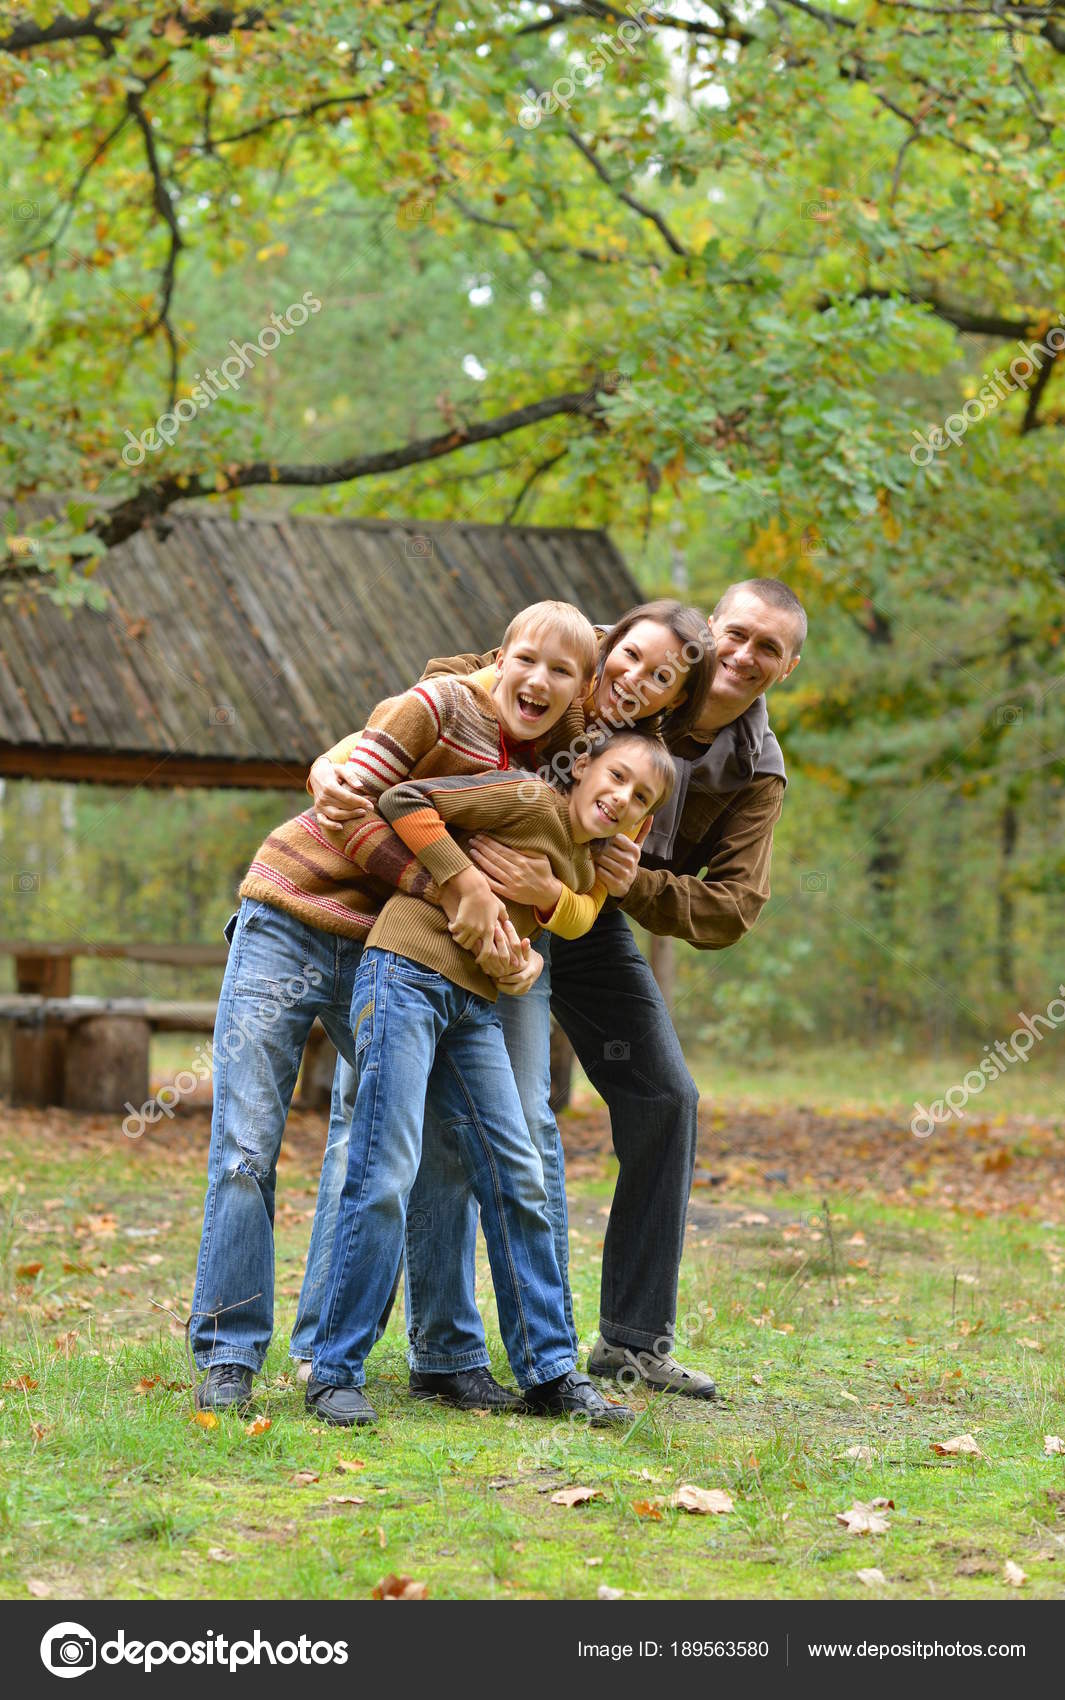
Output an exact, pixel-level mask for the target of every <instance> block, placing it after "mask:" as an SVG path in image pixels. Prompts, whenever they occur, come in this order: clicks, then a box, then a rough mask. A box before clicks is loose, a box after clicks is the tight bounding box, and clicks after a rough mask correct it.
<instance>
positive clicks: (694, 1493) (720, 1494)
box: [669, 1482, 734, 1517]
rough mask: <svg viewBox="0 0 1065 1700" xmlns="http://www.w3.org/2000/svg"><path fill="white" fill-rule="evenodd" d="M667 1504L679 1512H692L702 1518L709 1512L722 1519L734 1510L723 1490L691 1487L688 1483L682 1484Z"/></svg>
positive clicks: (729, 1498)
mask: <svg viewBox="0 0 1065 1700" xmlns="http://www.w3.org/2000/svg"><path fill="white" fill-rule="evenodd" d="M669 1503H670V1505H675V1506H676V1507H677V1508H678V1510H680V1511H693V1512H697V1513H698V1514H699V1515H700V1516H704V1517H705V1516H707V1515H708V1514H709V1513H711V1512H713V1513H714V1514H715V1515H716V1516H718V1517H722V1516H724V1515H725V1514H726V1513H727V1512H729V1511H732V1510H733V1509H734V1506H733V1502H732V1496H731V1494H728V1493H726V1492H725V1490H724V1488H701V1487H692V1485H691V1483H690V1482H685V1483H683V1484H682V1485H681V1486H680V1487H679V1488H678V1489H677V1491H676V1493H675V1494H674V1495H673V1497H672V1498H671V1500H670V1502H669Z"/></svg>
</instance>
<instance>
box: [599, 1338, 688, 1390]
mask: <svg viewBox="0 0 1065 1700" xmlns="http://www.w3.org/2000/svg"><path fill="white" fill-rule="evenodd" d="M588 1374H589V1375H597V1376H600V1377H608V1378H612V1379H614V1380H616V1381H618V1382H619V1384H620V1385H621V1386H622V1387H626V1388H631V1387H632V1386H633V1385H634V1384H635V1382H636V1381H637V1380H639V1381H642V1382H643V1383H644V1385H645V1386H647V1387H652V1388H654V1389H655V1390H656V1391H657V1392H660V1393H681V1394H683V1395H684V1396H685V1398H688V1399H716V1398H717V1397H718V1392H717V1388H716V1386H715V1385H714V1382H713V1381H712V1380H711V1378H710V1376H708V1375H703V1373H702V1371H701V1370H697V1369H685V1368H684V1366H683V1364H679V1363H678V1362H677V1360H676V1358H670V1357H665V1358H660V1357H656V1356H655V1354H654V1352H637V1351H634V1350H633V1349H632V1347H631V1346H611V1345H609V1344H608V1343H607V1341H606V1340H604V1339H603V1337H602V1335H600V1336H599V1338H598V1340H597V1341H596V1342H595V1345H594V1346H593V1347H592V1350H591V1353H590V1354H589V1358H588Z"/></svg>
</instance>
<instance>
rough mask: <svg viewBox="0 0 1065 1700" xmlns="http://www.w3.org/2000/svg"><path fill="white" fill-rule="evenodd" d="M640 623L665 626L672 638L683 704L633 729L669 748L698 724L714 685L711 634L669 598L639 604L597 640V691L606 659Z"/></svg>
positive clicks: (701, 619) (693, 611)
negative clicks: (682, 681) (645, 621)
mask: <svg viewBox="0 0 1065 1700" xmlns="http://www.w3.org/2000/svg"><path fill="white" fill-rule="evenodd" d="M640 620H653V621H654V623H655V625H656V626H665V627H666V629H667V631H670V632H672V634H673V636H674V637H675V638H676V640H677V652H678V653H677V656H676V660H675V665H676V667H677V670H678V672H680V673H682V674H683V678H684V690H685V692H686V695H685V698H684V701H683V702H682V703H679V704H677V706H676V707H674V708H664V709H661V710H660V711H659V713H658V714H652V715H648V716H647V718H646V719H642V720H637V721H636V722H635V725H636V726H637V727H639V729H640V730H641V731H644V732H651V733H654V734H657V736H658V737H660V738H664V739H666V741H667V742H669V743H671V744H672V743H678V742H679V741H680V740H681V739H682V738H685V737H686V736H687V735H688V733H689V732H690V731H691V729H692V727H693V726H694V725H695V723H696V721H697V720H698V718H699V715H700V714H701V712H702V709H703V705H704V703H705V702H706V699H707V697H708V695H709V694H710V687H711V685H712V684H713V682H714V669H715V667H716V666H717V645H716V644H715V642H714V634H713V632H712V631H711V630H710V627H709V625H708V624H707V621H706V617H705V615H703V614H700V612H699V610H698V609H697V608H692V607H690V606H688V605H687V604H685V603H683V602H676V601H674V599H673V598H672V597H669V596H663V597H660V598H659V600H658V601H657V602H641V603H639V604H638V606H637V607H635V608H630V609H629V611H628V613H627V614H623V615H622V616H621V619H620V620H619V621H618V622H617V624H616V625H614V626H611V628H610V630H609V631H608V632H607V634H606V636H605V637H604V638H602V639H601V640H600V644H599V665H598V667H597V668H596V672H595V688H596V690H598V689H599V682H600V680H601V679H602V677H603V667H604V665H605V664H606V658H607V656H608V655H609V654H610V652H611V650H612V649H616V648H617V646H618V644H619V643H621V642H622V641H623V639H624V638H625V637H627V636H628V633H629V632H630V631H631V630H632V628H633V626H635V625H636V624H637V623H638V622H639V621H640ZM606 724H609V722H606Z"/></svg>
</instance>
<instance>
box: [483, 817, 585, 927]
mask: <svg viewBox="0 0 1065 1700" xmlns="http://www.w3.org/2000/svg"><path fill="white" fill-rule="evenodd" d="M466 848H467V849H468V851H469V853H470V855H471V856H472V857H473V860H474V861H475V862H476V863H477V866H478V867H479V868H480V870H481V872H482V873H483V874H485V875H486V876H487V878H488V883H489V885H490V886H491V887H492V890H493V891H494V892H495V893H496V895H497V896H498V897H506V898H508V899H509V900H510V902H511V903H526V904H528V905H529V906H530V907H531V908H533V909H539V910H541V911H542V912H543V913H544V914H550V913H551V911H552V909H554V907H555V904H556V903H557V902H558V899H559V894H560V892H561V890H562V884H561V881H560V880H559V879H558V877H557V876H556V874H555V871H554V869H553V868H552V866H551V862H550V860H549V858H548V857H547V856H545V855H544V854H543V853H542V852H541V851H530V850H513V849H511V847H510V846H509V845H508V844H500V842H499V840H498V839H496V838H492V837H490V836H489V835H488V834H487V833H483V832H475V833H474V835H473V837H472V838H471V839H470V842H469V844H468V845H467V847H466Z"/></svg>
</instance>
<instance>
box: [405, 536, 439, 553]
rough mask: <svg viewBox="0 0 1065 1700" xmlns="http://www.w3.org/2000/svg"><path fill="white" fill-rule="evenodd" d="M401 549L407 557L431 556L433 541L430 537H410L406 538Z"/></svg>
mask: <svg viewBox="0 0 1065 1700" xmlns="http://www.w3.org/2000/svg"><path fill="white" fill-rule="evenodd" d="M403 548H404V551H405V552H406V554H408V555H431V554H432V552H433V540H432V538H431V537H411V538H408V540H407V542H406V543H405V544H404V545H403Z"/></svg>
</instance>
